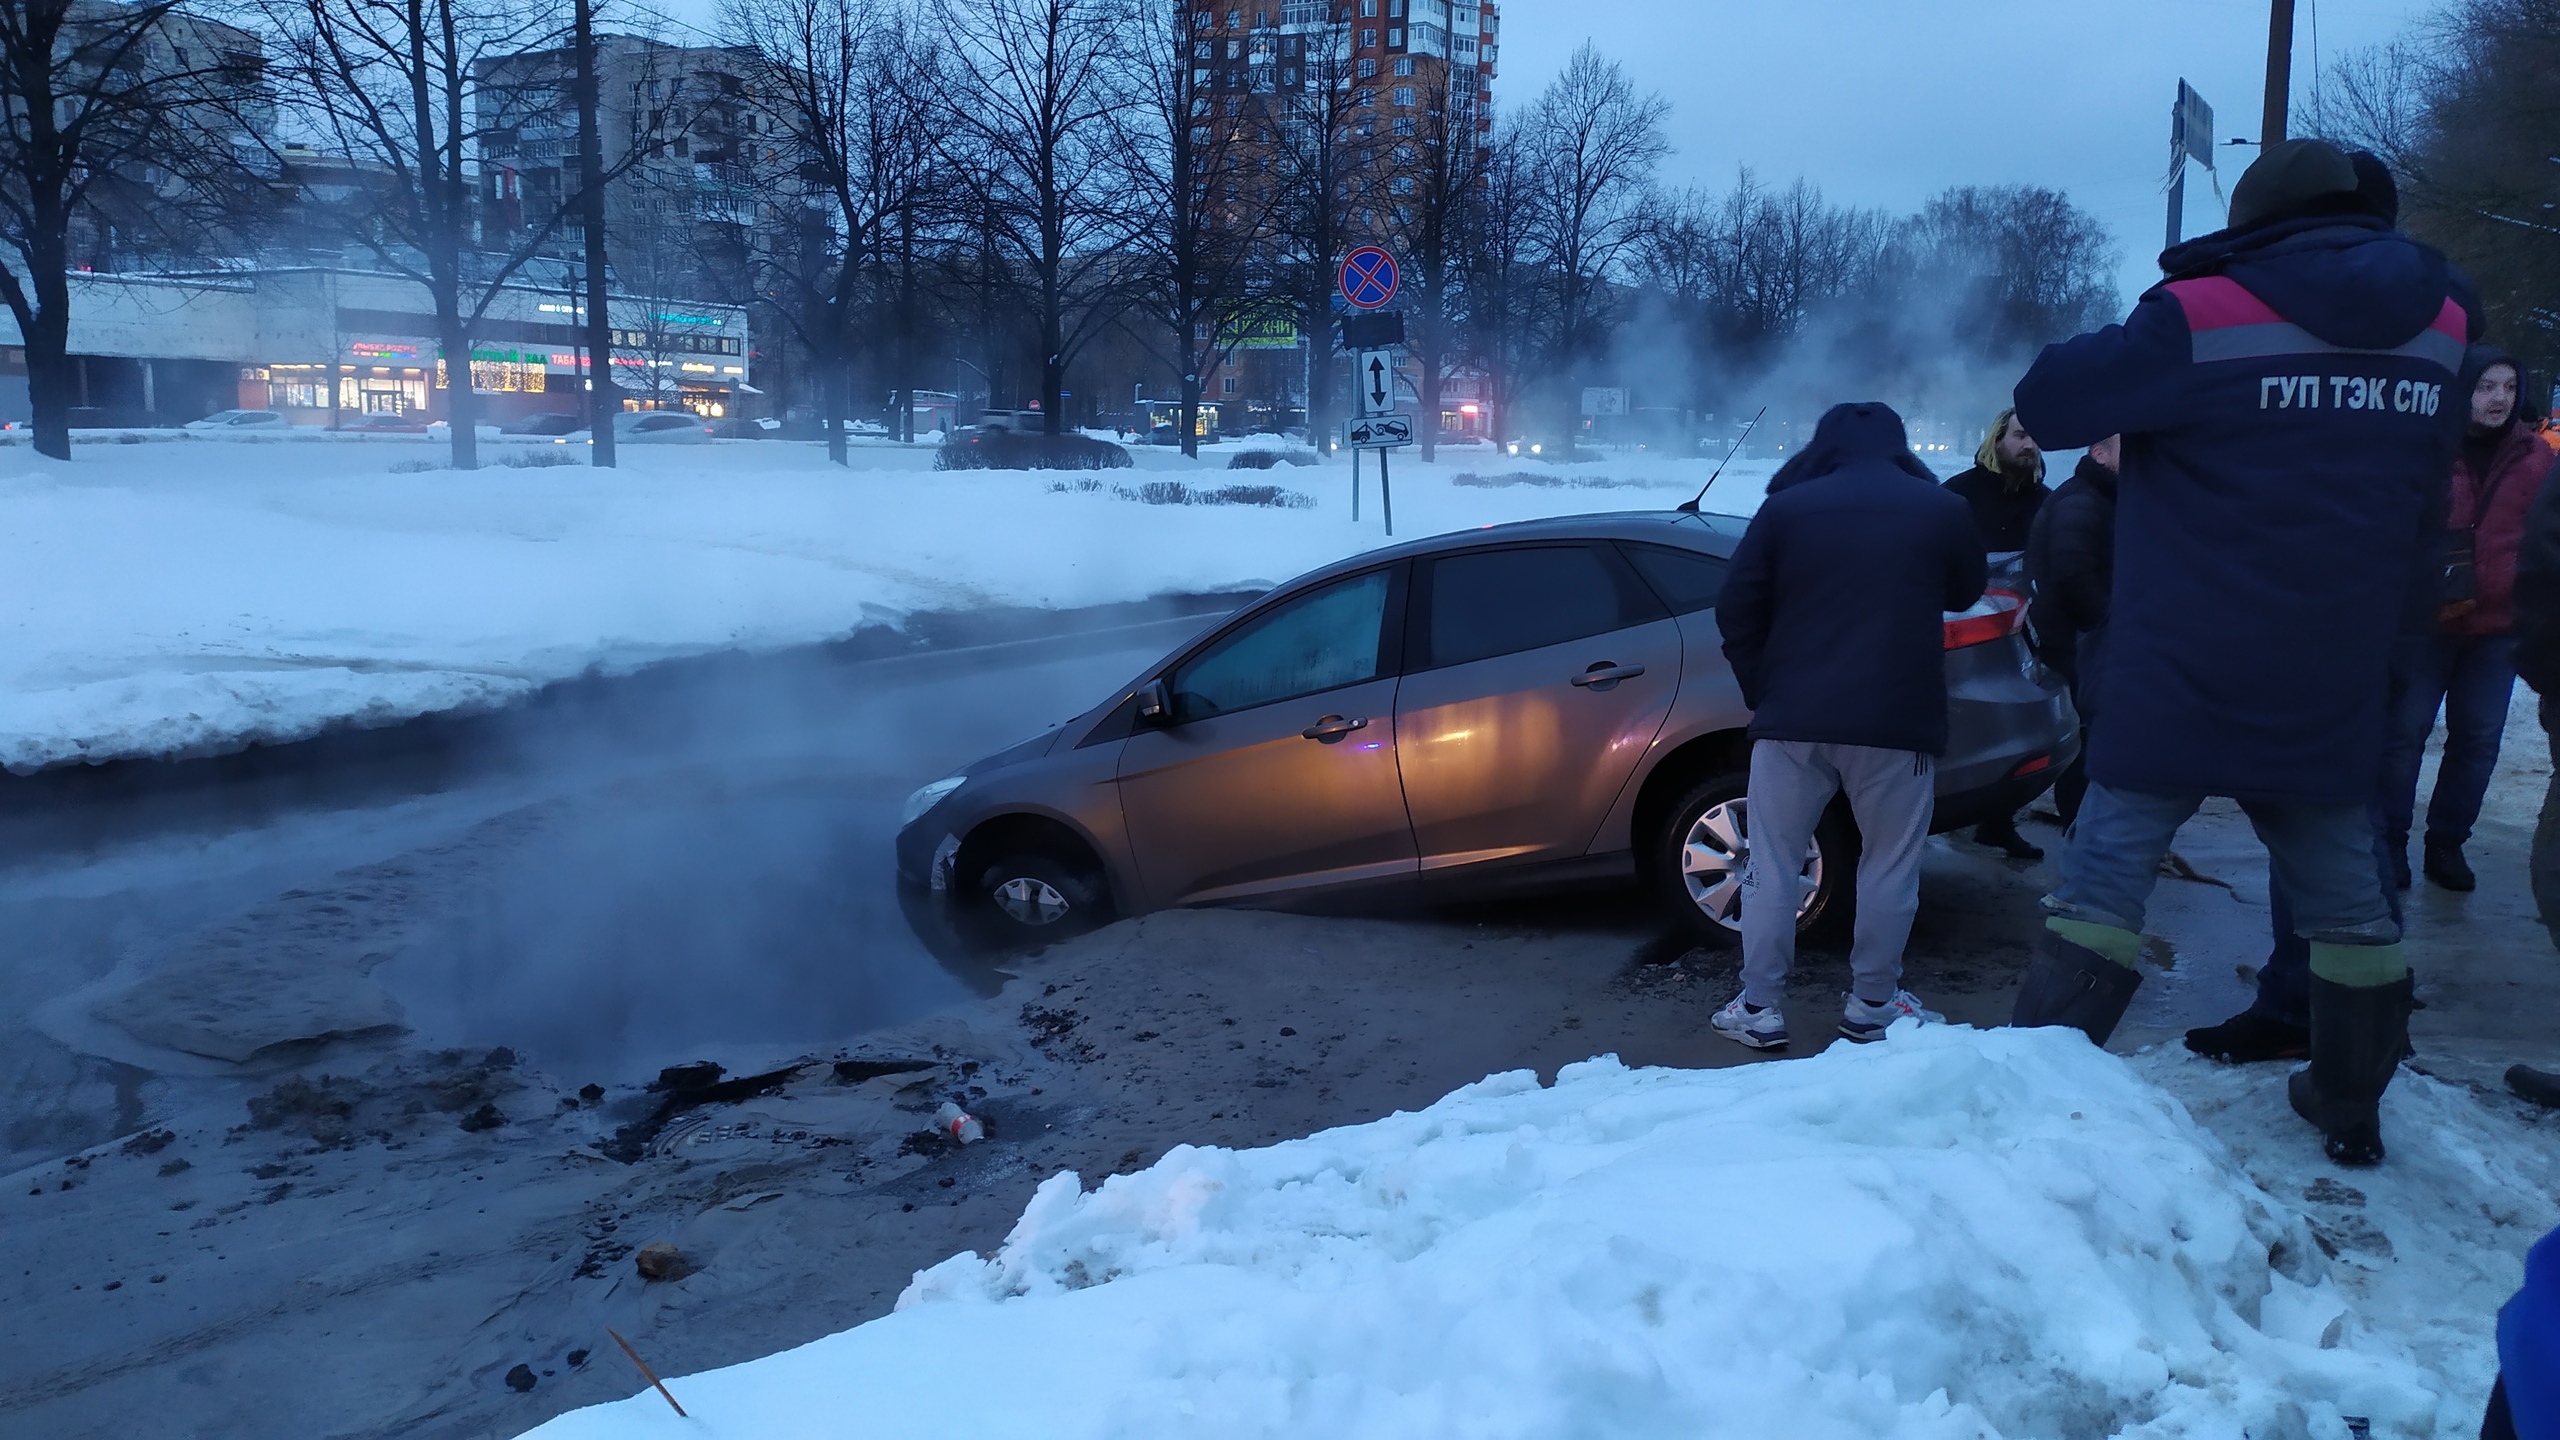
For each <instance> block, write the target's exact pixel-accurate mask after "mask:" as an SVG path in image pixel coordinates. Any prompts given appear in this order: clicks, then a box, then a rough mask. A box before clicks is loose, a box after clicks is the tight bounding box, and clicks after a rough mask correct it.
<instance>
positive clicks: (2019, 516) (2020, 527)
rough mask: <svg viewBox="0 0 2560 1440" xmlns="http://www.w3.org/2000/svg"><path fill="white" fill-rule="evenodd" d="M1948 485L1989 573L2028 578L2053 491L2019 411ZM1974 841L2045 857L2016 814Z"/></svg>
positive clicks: (2001, 422) (1996, 820)
mask: <svg viewBox="0 0 2560 1440" xmlns="http://www.w3.org/2000/svg"><path fill="white" fill-rule="evenodd" d="M1947 488H1948V489H1950V490H1953V491H1954V492H1956V493H1957V494H1958V495H1961V496H1963V497H1964V502H1965V504H1966V505H1968V506H1970V507H1972V510H1973V524H1974V528H1975V529H1976V530H1977V531H1979V532H1980V533H1981V536H1982V549H1983V553H1984V554H1985V555H1986V556H1988V557H1989V559H1990V564H1991V573H1993V574H1995V575H2001V574H2009V575H2014V576H2015V578H2016V579H2017V580H2020V581H2023V580H2024V579H2025V578H2026V577H2025V576H2024V575H2022V574H2017V573H2016V572H2017V571H2018V570H2019V569H2021V568H2022V566H2023V564H2024V560H2025V551H2026V548H2027V540H2028V538H2029V536H2030V535H2031V534H2032V532H2033V530H2034V527H2035V520H2036V514H2037V512H2038V510H2039V509H2040V508H2041V507H2042V506H2043V505H2044V502H2045V499H2046V496H2047V495H2048V494H2049V493H2050V492H2048V491H2047V490H2046V489H2045V486H2044V452H2043V451H2042V450H2040V449H2038V448H2037V446H2036V440H2035V437H2034V436H2033V435H2030V434H2028V433H2027V427H2025V426H2024V425H2021V424H2019V423H2018V412H2017V411H2015V410H2003V411H2001V412H2000V413H1999V414H1998V415H1995V416H1993V417H1992V419H1991V428H1990V429H1989V430H1987V431H1985V432H1983V436H1982V445H1981V447H1980V448H1979V449H1977V450H1975V451H1974V452H1973V468H1972V469H1970V470H1967V471H1965V472H1964V473H1962V474H1960V475H1958V476H1956V477H1955V478H1954V479H1952V480H1950V481H1948V482H1947ZM1973 839H1974V843H1975V844H1977V845H1989V846H1991V847H1993V848H1994V849H1997V850H1999V851H2001V852H2003V853H2004V854H2006V855H2007V856H2008V857H2009V858H2010V859H2012V860H2041V859H2043V858H2044V851H2043V850H2042V849H2041V848H2039V847H2038V846H2036V845H2035V844H2033V843H2032V842H2030V841H2029V840H2028V839H2027V837H2025V836H2024V835H2021V834H2019V833H2018V818H2017V817H2016V816H2015V815H1995V816H1993V817H1992V818H1990V819H1988V820H1985V821H1983V822H1982V823H1981V824H1979V825H1977V826H1975V827H1974V830H1973Z"/></svg>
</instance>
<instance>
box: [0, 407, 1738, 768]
mask: <svg viewBox="0 0 2560 1440" xmlns="http://www.w3.org/2000/svg"><path fill="white" fill-rule="evenodd" d="M489 449H490V452H491V458H492V459H493V460H494V461H499V462H503V461H504V460H505V459H507V458H509V457H514V456H522V455H526V454H531V453H536V452H539V453H541V454H543V455H545V456H546V457H547V456H551V455H557V454H561V453H565V452H563V451H561V450H558V449H555V448H552V447H546V446H528V445H517V444H500V445H493V446H491V447H489ZM1233 450H1234V447H1233V446H1227V447H1220V448H1216V449H1213V450H1212V451H1211V452H1210V453H1208V454H1206V455H1204V456H1203V457H1202V459H1201V460H1200V461H1199V462H1197V463H1196V464H1195V463H1194V462H1190V461H1186V460H1185V459H1184V458H1183V457H1182V456H1181V455H1179V454H1178V453H1173V452H1163V451H1156V450H1151V449H1147V448H1144V447H1139V448H1138V449H1137V450H1136V452H1135V454H1136V458H1137V466H1136V468H1134V469H1132V470H1121V471H1109V472H1099V473H1098V474H1097V475H1095V476H1093V477H1092V478H1096V479H1099V480H1100V481H1101V482H1102V483H1101V486H1100V488H1098V489H1095V490H1090V491H1087V490H1079V489H1074V488H1069V489H1066V490H1064V491H1063V492H1061V491H1058V490H1056V489H1053V487H1054V486H1058V485H1060V484H1062V483H1064V484H1067V485H1070V486H1072V484H1073V482H1075V481H1076V480H1078V479H1080V478H1085V477H1079V476H1075V475H1067V476H1063V477H1062V476H1059V475H1056V474H1045V473H1043V474H1035V473H1027V472H964V473H940V472H936V471H934V470H933V469H932V468H931V465H932V458H933V457H932V452H931V451H930V450H928V449H924V448H909V447H901V446H894V445H884V444H872V445H868V446H863V447H858V448H857V449H855V451H854V452H853V453H854V468H853V470H852V472H851V473H847V472H846V471H843V470H838V469H834V468H832V467H830V466H828V465H827V464H826V463H825V455H824V453H823V450H822V448H821V447H819V446H817V445H815V444H800V443H790V442H781V441H735V442H721V443H716V444H712V445H706V446H689V447H641V446H634V447H630V449H629V450H628V451H626V453H625V454H624V456H623V468H621V469H620V470H618V471H611V472H600V471H595V470H591V469H588V468H586V467H583V466H563V467H559V468H544V469H523V468H508V467H507V466H505V465H504V464H503V463H498V464H493V465H492V466H491V467H490V468H486V469H483V470H481V471H478V472H476V473H468V474H465V473H457V472H453V471H445V470H421V469H418V468H416V467H419V466H422V465H429V464H434V463H437V462H438V461H439V460H440V458H441V457H442V456H443V454H444V449H443V447H442V446H439V445H435V444H432V443H429V442H427V441H424V440H416V441H372V440H368V441H366V442H363V443H333V444H321V443H299V444H297V443H292V442H291V441H263V442H262V441H260V440H258V439H255V438H248V437H243V438H237V439H230V440H196V439H166V440H159V441H157V443H136V444H116V443H89V444H83V445H81V446H80V447H79V448H78V450H77V451H76V452H75V458H74V459H73V460H71V461H69V462H67V463H66V462H58V461H52V460H48V459H45V458H43V457H41V456H38V455H36V454H34V453H33V452H32V451H31V450H27V449H24V448H8V449H0V767H5V768H7V769H9V770H12V771H19V772H24V771H29V770H36V769H41V768H44V767H47V766H51V765H59V764H65V763H74V762H79V761H92V762H95V761H104V760H111V759H119V758H126V757H134V756H162V755H185V754H196V753H206V752H218V751H222V750H227V749H235V748H238V747H240V746H243V745H248V744H255V743H261V742H275V741H283V740H291V739H296V738H300V737H303V736H307V735H310V734H313V733H316V732H318V731H320V730H323V729H327V728H329V727H331V726H335V725H342V724H354V725H378V724H387V723H392V722H396V721H399V720H403V719H407V718H410V717H413V716H416V715H421V714H428V713H432V712H436V711H444V710H455V709H470V708H477V707H487V706H492V705H500V704H505V703H508V702H510V701H513V700H516V699H520V698H522V697H523V696H525V695H527V694H529V693H531V692H532V691H533V690H535V689H537V688H539V687H540V686H542V685H543V684H545V683H548V682H550V681H554V680H558V679H562V678H566V677H569V676H573V675H577V674H580V673H582V672H585V671H587V670H589V669H591V668H598V667H600V668H603V669H606V670H619V669H627V668H631V667H635V666H639V665H643V664H646V663H648V662H650V661H653V660H658V659H663V658H666V657H669V656H674V655H682V654H689V653H696V652H700V651H704V650H712V649H721V648H727V647H748V648H768V647H776V646H784V645H793V644H800V643H806V642H810V641H817V640H824V639H828V638H832V637H836V636H840V635H844V634H846V633H849V632H851V631H853V630H855V629H857V628H859V627H861V626H864V625H866V624H880V623H895V621H896V620H897V619H898V617H900V616H901V615H904V614H907V613H910V612H913V611H916V610H922V609H954V608H967V607H971V606H976V605H982V604H1018V605H1039V606H1067V605H1084V604H1093V603H1100V602H1106V601H1115V600H1128V599H1138V598H1143V597H1146V596H1149V595H1156V594H1164V593H1169V592H1181V591H1207V590H1226V589H1232V588H1238V587H1241V586H1249V585H1253V584H1257V583H1270V582H1276V581H1279V580H1283V579H1286V578H1288V577H1289V576H1291V575H1294V574H1297V573H1299V572H1301V571H1304V570H1307V569H1310V568H1312V567H1314V566H1316V565H1319V564H1322V563H1325V562H1328V561H1331V560H1333V559H1336V558H1339V557H1341V556H1343V555H1347V554H1353V553H1357V552H1358V551H1360V550H1363V549H1366V548H1369V547H1371V546H1375V545H1377V544H1380V543H1381V542H1382V541H1383V539H1384V536H1383V534H1382V527H1381V524H1380V516H1379V510H1378V494H1377V485H1376V474H1375V468H1374V463H1372V464H1371V466H1370V467H1369V470H1368V485H1367V494H1366V497H1365V499H1364V501H1363V508H1362V512H1361V514H1362V520H1361V522H1360V523H1358V524H1356V525H1355V524H1354V523H1353V522H1352V520H1351V515H1350V510H1351V506H1350V484H1349V480H1350V474H1349V465H1348V461H1347V459H1345V460H1337V461H1335V462H1333V463H1330V464H1327V465H1324V466H1321V467H1308V468H1299V467H1292V466H1287V465H1282V466H1278V467H1275V468H1273V469H1271V470H1267V471H1237V472H1230V471H1228V470H1227V469H1226V468H1225V467H1226V465H1227V462H1228V460H1229V458H1230V456H1231V454H1232V453H1233ZM1710 468H1711V467H1710V466H1708V465H1707V464H1705V463H1703V462H1698V461H1692V460H1669V459H1664V458H1660V457H1653V456H1610V457H1607V458H1605V459H1602V460H1599V461H1595V462H1591V463H1586V464H1581V465H1573V466H1554V465H1548V464H1545V463H1544V462H1541V461H1534V460H1528V459H1515V458H1511V457H1505V456H1501V455H1498V454H1497V453H1496V452H1495V451H1494V450H1493V449H1492V448H1491V447H1489V446H1479V447H1474V448H1470V449H1457V450H1449V451H1444V452H1443V460H1442V463H1440V464H1437V465H1432V466H1424V465H1422V464H1420V463H1419V462H1418V461H1414V460H1412V459H1410V458H1409V457H1406V458H1400V459H1399V460H1398V461H1397V462H1396V465H1395V471H1394V477H1395V501H1396V519H1397V533H1398V535H1399V536H1403V537H1411V536H1418V535H1428V534H1432V533H1436V532H1439V531H1444V530H1451V529H1457V528H1460V527H1463V526H1469V525H1482V524H1488V523H1493V522H1498V521H1505V520H1517V519H1524V518H1529V517H1533V516H1540V515H1554V514H1568V513H1573V512H1576V511H1587V510H1600V509H1623V508H1668V507H1670V506H1672V505H1675V504H1677V503H1679V502H1680V501H1681V500H1685V499H1687V498H1688V495H1689V493H1690V492H1692V491H1694V490H1695V489H1696V488H1697V486H1698V484H1700V483H1701V482H1703V481H1704V480H1705V478H1706V475H1707V473H1708V471H1709V469H1710ZM1770 468H1771V466H1770V464H1768V463H1767V462H1761V463H1756V464H1755V463H1753V462H1748V461H1746V462H1741V463H1738V464H1736V465H1735V466H1734V467H1733V469H1732V470H1731V471H1730V472H1729V473H1728V474H1727V475H1726V477H1725V478H1724V480H1723V481H1722V482H1721V483H1720V484H1719V486H1718V488H1717V493H1716V495H1715V496H1714V497H1713V498H1714V500H1715V502H1716V504H1717V505H1718V506H1720V507H1723V508H1727V509H1738V510H1748V509H1749V508H1751V507H1753V506H1755V505H1756V504H1757V503H1758V495H1759V491H1760V482H1761V481H1762V480H1763V479H1764V478H1765V477H1766V475H1767V473H1768V471H1769V469H1770ZM1463 474H1474V475H1476V476H1478V477H1479V478H1488V477H1495V478H1498V477H1516V476H1527V477H1530V483H1518V482H1517V481H1514V482H1513V483H1498V484H1492V485H1481V484H1474V485H1461V484H1457V483H1453V482H1455V481H1456V479H1457V478H1458V477H1459V476H1461V475H1463ZM1164 479H1178V480H1182V481H1186V482H1190V483H1192V484H1194V485H1197V486H1201V487H1207V488H1215V487H1220V486H1224V485H1227V484H1229V483H1243V484H1262V483H1269V484H1277V485H1279V486H1281V487H1284V488H1285V489H1288V490H1291V491H1295V492H1298V493H1299V494H1301V495H1303V496H1305V497H1306V499H1307V500H1308V501H1309V502H1311V503H1309V504H1307V505H1306V506H1305V507H1304V508H1295V509H1287V508H1267V507H1262V506H1250V505H1215V506H1210V505H1183V504H1148V503H1143V502H1141V501H1138V500H1135V499H1127V498H1121V497H1120V496H1119V495H1117V494H1115V493H1114V491H1115V488H1134V487H1136V486H1139V485H1142V484H1144V483H1145V482H1147V481H1149V480H1164Z"/></svg>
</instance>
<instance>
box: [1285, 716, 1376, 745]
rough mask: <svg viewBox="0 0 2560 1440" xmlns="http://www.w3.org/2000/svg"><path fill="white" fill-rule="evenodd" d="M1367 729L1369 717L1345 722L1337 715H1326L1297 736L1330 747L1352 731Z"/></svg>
mask: <svg viewBox="0 0 2560 1440" xmlns="http://www.w3.org/2000/svg"><path fill="white" fill-rule="evenodd" d="M1368 728H1369V717H1368V716H1366V715H1362V716H1360V717H1359V718H1357V719H1353V720H1345V719H1343V718H1342V717H1341V716H1339V715H1327V716H1325V717H1324V718H1323V719H1321V720H1318V721H1317V722H1316V723H1314V724H1313V725H1310V726H1308V727H1307V728H1306V729H1304V730H1301V731H1299V732H1298V734H1299V735H1301V736H1303V737H1305V738H1306V739H1309V740H1321V741H1323V742H1324V743H1325V744H1327V745H1330V744H1332V743H1333V742H1334V741H1336V740H1339V739H1341V738H1342V737H1343V736H1345V735H1348V734H1350V733H1351V732H1352V731H1354V730H1366V729H1368Z"/></svg>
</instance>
